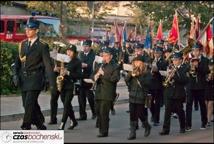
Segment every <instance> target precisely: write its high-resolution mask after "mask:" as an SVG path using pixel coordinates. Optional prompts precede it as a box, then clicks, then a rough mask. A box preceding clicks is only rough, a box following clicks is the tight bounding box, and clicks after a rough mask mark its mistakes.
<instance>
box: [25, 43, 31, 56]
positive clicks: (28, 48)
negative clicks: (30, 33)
mask: <svg viewBox="0 0 214 144" xmlns="http://www.w3.org/2000/svg"><path fill="white" fill-rule="evenodd" d="M30 44H31V41H28V45H27V48H26V53H27V54H28V52H29V50H30Z"/></svg>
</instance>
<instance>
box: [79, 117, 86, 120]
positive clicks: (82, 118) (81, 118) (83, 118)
mask: <svg viewBox="0 0 214 144" xmlns="http://www.w3.org/2000/svg"><path fill="white" fill-rule="evenodd" d="M77 120H79V121H83V120H87V118H85V117H80V118H77Z"/></svg>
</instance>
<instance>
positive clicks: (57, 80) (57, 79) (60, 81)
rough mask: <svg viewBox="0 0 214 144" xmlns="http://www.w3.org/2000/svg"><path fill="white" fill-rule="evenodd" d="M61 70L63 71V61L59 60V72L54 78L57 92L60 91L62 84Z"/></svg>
mask: <svg viewBox="0 0 214 144" xmlns="http://www.w3.org/2000/svg"><path fill="white" fill-rule="evenodd" d="M63 71H64V62H61V66H60V74H59V76H57V78H56V84H57V90H58V91H59V92H61V90H62V86H63V80H64V76H63Z"/></svg>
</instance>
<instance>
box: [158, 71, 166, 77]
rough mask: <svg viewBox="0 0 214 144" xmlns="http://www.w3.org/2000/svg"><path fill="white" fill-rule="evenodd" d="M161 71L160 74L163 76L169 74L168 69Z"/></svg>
mask: <svg viewBox="0 0 214 144" xmlns="http://www.w3.org/2000/svg"><path fill="white" fill-rule="evenodd" d="M159 72H160V74H161V75H162V76H166V75H167V71H161V70H160V71H159Z"/></svg>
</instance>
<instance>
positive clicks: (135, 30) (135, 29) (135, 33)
mask: <svg viewBox="0 0 214 144" xmlns="http://www.w3.org/2000/svg"><path fill="white" fill-rule="evenodd" d="M136 37H137V25H135V28H134V38H133V40H134V41H136Z"/></svg>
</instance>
